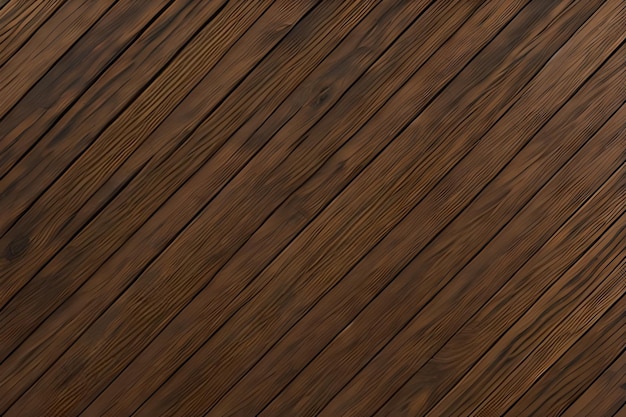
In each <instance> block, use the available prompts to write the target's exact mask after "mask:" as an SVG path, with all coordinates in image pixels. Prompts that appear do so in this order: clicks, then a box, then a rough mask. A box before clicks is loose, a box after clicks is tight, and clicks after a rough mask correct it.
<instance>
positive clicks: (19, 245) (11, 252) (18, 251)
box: [4, 236, 30, 261]
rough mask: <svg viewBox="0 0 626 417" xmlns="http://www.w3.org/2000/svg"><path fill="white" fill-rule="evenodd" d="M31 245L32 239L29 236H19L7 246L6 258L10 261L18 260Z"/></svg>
mask: <svg viewBox="0 0 626 417" xmlns="http://www.w3.org/2000/svg"><path fill="white" fill-rule="evenodd" d="M29 244H30V239H29V238H28V236H19V237H17V238H15V239H13V241H11V243H9V245H8V246H7V248H6V251H5V253H4V257H5V258H6V260H8V261H13V260H15V259H17V258H18V257H20V256H21V255H22V254H23V253H24V252H25V251H26V249H27V248H28V245H29Z"/></svg>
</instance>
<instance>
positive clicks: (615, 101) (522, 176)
mask: <svg viewBox="0 0 626 417" xmlns="http://www.w3.org/2000/svg"><path fill="white" fill-rule="evenodd" d="M620 53H621V52H620ZM620 53H618V54H617V56H615V57H614V58H612V59H611V60H610V61H609V62H608V63H607V64H606V65H605V66H603V68H602V69H601V70H600V71H599V72H598V73H597V74H595V75H594V78H593V79H592V80H591V81H590V82H589V83H588V84H586V85H585V86H584V87H583V88H582V89H581V90H580V91H579V92H578V93H577V94H576V95H575V96H574V97H573V98H572V99H571V100H570V101H569V102H568V103H567V104H566V105H565V106H564V108H563V109H562V110H561V111H560V112H559V113H557V114H556V115H555V116H554V118H553V119H552V120H550V122H549V123H548V124H547V125H546V126H545V127H544V128H543V129H542V130H541V131H539V132H538V133H537V135H536V137H535V139H533V140H532V141H531V142H530V143H529V144H528V145H526V147H525V148H524V149H522V150H521V152H520V153H519V154H518V155H517V156H516V157H515V159H514V160H513V161H512V162H511V164H510V165H508V166H507V167H506V168H505V170H504V171H503V172H501V173H500V174H499V175H498V177H497V178H496V179H495V180H494V181H493V182H492V183H491V184H489V185H488V186H487V188H486V189H485V191H484V192H485V193H487V195H488V196H494V199H492V200H490V201H492V203H491V204H493V201H496V202H497V206H496V208H497V211H496V212H495V213H493V212H491V211H488V209H487V208H485V207H487V206H484V205H480V204H478V202H476V205H475V206H474V207H476V209H475V210H474V214H473V216H474V218H480V217H481V214H480V213H490V214H489V215H488V216H487V217H483V219H484V220H483V221H484V222H488V223H489V224H491V225H492V227H494V228H496V229H497V228H498V227H501V226H503V225H504V224H505V223H506V221H507V220H509V219H510V218H511V216H512V215H513V214H514V213H515V212H516V210H518V209H519V207H520V203H522V202H523V201H525V200H524V199H522V196H524V195H528V197H527V198H530V196H531V195H532V193H533V192H535V191H536V190H538V189H539V187H540V186H541V185H543V184H544V183H545V181H547V179H548V178H549V176H550V175H551V174H553V173H554V172H555V171H554V169H556V168H557V167H561V166H562V165H563V164H564V163H565V161H566V160H567V158H570V157H571V156H572V155H574V154H575V153H576V152H586V151H587V149H590V148H587V147H585V148H582V149H583V150H580V146H582V144H584V143H585V141H586V140H587V138H588V137H589V136H591V135H593V134H594V133H595V132H596V131H597V129H599V127H600V126H601V125H602V124H603V123H604V122H605V121H606V120H607V118H608V117H609V116H610V115H611V113H612V112H613V111H615V107H616V106H619V105H620V104H621V103H623V102H624V99H626V96H623V94H626V91H619V90H615V89H613V91H612V92H611V93H609V91H608V89H611V88H613V87H611V86H615V81H616V80H617V79H621V78H623V76H624V74H623V72H622V71H623V68H622V65H621V64H620V62H621V61H622V60H623V59H624V58H623V57H622V56H621V55H620ZM600 80H604V81H600ZM602 85H604V87H603V86H602ZM592 91H595V92H597V93H598V95H597V96H596V100H600V101H604V100H605V99H606V100H608V101H607V102H605V103H604V104H600V103H598V104H597V107H595V106H596V105H595V104H591V102H588V101H587V99H589V98H590V97H591V95H593V94H592V93H591V92H592ZM613 93H616V95H613ZM605 106H606V107H605ZM592 107H593V108H595V109H596V110H597V111H599V113H595V114H591V113H587V111H588V110H590V109H591V108H592ZM583 109H585V110H583ZM581 111H584V112H585V113H584V114H583V113H580V112H581ZM589 123H591V124H589ZM574 126H577V127H576V128H574V130H575V131H577V132H579V133H578V135H579V136H578V138H577V137H576V136H569V137H568V143H567V147H565V146H564V144H563V143H561V142H559V141H558V140H556V138H558V137H562V136H563V133H564V132H571V131H572V130H571V129H572V128H573V127H574ZM584 132H586V133H584ZM570 140H571V142H570ZM604 141H605V137H603V136H602V135H595V136H594V138H593V139H591V141H590V142H589V143H587V144H586V145H585V146H594V143H595V146H596V147H597V146H602V145H603V143H604ZM544 163H545V164H547V165H544ZM548 166H550V167H551V168H548ZM526 175H530V177H527V176H526ZM526 180H528V182H527V181H526ZM516 184H529V185H530V184H532V186H530V187H529V188H526V187H528V186H520V185H516ZM499 188H501V189H502V190H515V192H513V193H512V192H510V191H508V194H505V193H506V191H497V190H498V189H499ZM526 189H527V191H526ZM527 192H528V193H529V194H526V193H527ZM507 199H512V200H513V201H512V203H513V204H514V205H508V204H507ZM488 201H489V200H488ZM607 204H609V203H607ZM607 208H611V207H607ZM498 212H499V213H503V214H505V217H504V218H503V220H502V221H501V220H499V218H498V217H497V216H495V215H494V214H496V213H498ZM492 213H493V214H492ZM609 213H612V212H609ZM598 214H599V213H593V212H590V213H589V220H590V221H593V220H596V219H598V218H601V219H603V221H604V218H602V217H600V216H599V215H598ZM612 214H613V215H614V214H615V213H612ZM469 218H472V217H469ZM459 224H463V222H462V221H461V222H460V223H459ZM479 224H480V223H478V224H477V225H476V226H478V225H479ZM607 227H608V225H607ZM473 230H480V229H479V228H475V229H473ZM584 230H585V232H584V233H581V234H579V235H572V236H570V235H566V234H563V233H559V234H558V236H559V237H558V238H557V239H556V240H554V241H550V242H549V243H548V245H550V247H551V248H553V249H552V252H550V255H551V257H550V258H549V259H548V260H545V261H542V262H543V263H540V264H539V265H534V264H532V263H531V264H527V265H526V266H525V267H524V268H523V269H522V270H521V271H519V272H518V275H516V276H515V277H514V278H512V280H511V281H510V282H509V284H507V285H508V287H507V289H506V290H501V291H500V294H501V295H502V297H504V299H506V300H508V301H511V298H508V297H512V294H515V299H516V303H515V306H514V307H510V306H509V307H508V308H507V310H506V312H504V313H503V312H498V313H497V314H496V313H493V321H492V322H490V323H491V325H490V326H485V325H484V324H483V323H487V322H489V319H488V317H489V314H491V313H489V314H488V311H489V310H481V312H480V313H479V314H478V315H477V316H476V318H473V319H472V321H471V322H470V323H468V324H466V325H465V326H464V327H463V330H462V331H461V332H459V333H458V334H457V335H455V337H454V338H453V339H451V340H450V341H449V342H448V343H447V345H446V346H445V347H444V348H443V349H442V350H441V351H439V352H438V353H437V354H436V355H435V356H434V357H433V358H432V359H430V360H429V361H428V362H427V363H426V364H425V365H424V366H423V367H422V368H421V369H420V370H419V372H417V373H416V374H415V375H414V376H413V377H412V378H411V380H410V381H409V382H408V383H407V384H406V385H405V386H404V387H403V388H402V389H401V390H400V391H399V392H398V393H397V394H395V395H394V397H393V399H392V400H390V401H389V402H388V403H387V404H386V405H385V407H383V409H382V410H381V411H380V412H379V413H378V414H380V415H394V416H395V415H416V414H418V415H419V414H422V413H424V412H426V411H428V410H429V409H430V407H432V406H433V405H434V404H435V403H436V402H437V401H438V400H439V399H441V395H442V394H443V393H445V392H447V390H448V389H449V388H450V387H451V384H454V383H455V382H456V381H457V379H455V378H460V377H461V376H462V374H463V370H464V369H468V367H469V366H471V364H472V361H473V360H477V359H478V358H479V357H480V354H481V352H482V351H484V349H487V348H488V347H489V346H490V340H491V339H492V338H494V337H497V335H498V334H499V332H502V331H503V330H504V329H506V328H507V327H508V326H509V325H510V324H512V323H513V321H511V322H507V321H506V320H507V319H508V318H509V317H516V316H515V312H520V313H521V312H522V311H524V306H528V305H530V304H531V303H532V300H533V299H532V296H531V298H530V299H527V298H525V297H524V296H522V295H521V294H524V292H523V291H528V292H529V294H537V296H538V295H539V294H541V292H542V291H543V289H545V288H547V285H548V284H549V282H550V281H549V280H541V281H540V282H535V281H534V280H532V278H529V277H532V276H543V274H545V273H547V271H550V272H551V273H553V274H555V278H556V277H557V276H558V273H557V271H563V272H564V271H565V269H567V267H568V265H569V263H571V262H572V260H575V259H577V257H579V256H580V255H581V254H582V252H583V251H584V248H586V245H589V244H590V243H591V242H593V239H595V238H597V237H598V236H599V235H600V234H601V233H602V232H603V231H604V228H602V224H600V225H593V224H591V225H587V226H586V227H585V228H584ZM590 231H593V233H592V232H590ZM462 233H468V232H463V231H461V230H459V231H458V232H457V235H460V234H462ZM483 233H484V232H483ZM451 236H454V235H451ZM518 277H524V278H521V279H518ZM516 285H519V287H516ZM504 302H505V301H501V302H500V303H501V305H502V303H504ZM518 309H519V310H518ZM468 351H469V352H471V353H468ZM448 378H450V379H448Z"/></svg>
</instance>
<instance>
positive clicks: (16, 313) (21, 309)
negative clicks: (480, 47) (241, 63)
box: [3, 3, 425, 354]
mask: <svg viewBox="0 0 626 417" xmlns="http://www.w3.org/2000/svg"><path fill="white" fill-rule="evenodd" d="M414 4H415V3H414ZM423 7H425V5H424V6H422V8H423ZM398 11H399V12H402V11H404V12H406V11H407V10H406V9H405V8H401V9H400V10H398ZM383 12H385V9H383ZM385 13H386V14H388V13H387V12H385ZM312 16H313V17H315V15H312ZM379 17H380V16H378V17H377V16H374V18H375V19H378V18H379ZM327 18H329V17H328V16H325V17H324V18H323V19H322V20H321V21H319V22H318V24H319V25H322V26H324V25H325V23H324V22H325V20H324V19H327ZM338 20H339V21H342V22H343V24H344V25H345V23H346V21H345V19H343V18H341V19H338ZM355 23H356V22H355ZM349 29H350V27H349V26H348V25H346V26H345V29H343V30H345V31H348V30H349ZM383 30H384V29H383ZM311 32H312V33H314V32H316V30H315V27H312V28H311ZM342 33H344V32H343V31H337V33H336V35H335V36H340V35H341V34H342ZM392 34H393V32H392ZM321 35H322V36H323V32H322V33H321ZM356 35H357V36H356V37H354V38H353V39H357V40H358V39H360V38H361V36H362V35H363V31H361V33H360V34H359V33H356ZM244 40H245V39H244ZM378 41H379V39H378V38H377V37H373V38H369V37H368V38H367V42H378ZM333 42H334V41H333V38H332V37H331V38H330V39H329V40H328V45H329V46H333V45H334V43H333ZM352 43H354V42H352ZM243 45H246V46H247V45H249V44H248V43H246V42H244V43H243ZM364 45H365V44H364ZM383 45H384V44H383ZM345 46H346V47H347V48H342V49H341V51H343V52H345V53H350V54H352V46H354V45H353V44H352V45H350V43H348V44H346V45H345ZM278 52H281V51H280V48H279V50H278ZM283 52H284V51H283ZM309 52H310V51H307V50H303V51H302V55H301V57H300V58H299V59H301V58H303V57H306V59H308V60H311V57H312V56H311V54H310V53H309ZM344 58H345V57H344ZM344 58H342V59H340V60H339V62H342V61H343V59H344ZM331 63H332V65H331V66H330V68H328V67H326V68H325V71H326V70H329V71H332V70H333V67H334V66H335V65H336V64H337V61H335V62H332V61H331ZM325 71H323V72H322V76H323V78H326V77H327V76H328V74H327V73H326V72H325ZM263 72H265V71H263ZM318 75H319V74H318ZM283 79H284V78H283ZM150 189H152V188H150ZM183 202H188V199H183ZM124 204H126V203H124ZM183 204H184V203H183ZM117 215H118V213H116V212H115V211H113V220H115V219H116V218H117ZM105 219H107V218H105ZM108 219H111V218H110V217H109V218H108ZM107 221H109V220H107ZM167 221H168V223H170V224H171V218H170V217H169V213H168V220H167ZM177 221H178V222H179V224H180V222H182V224H181V226H180V227H182V225H184V223H185V222H187V221H188V219H186V218H182V219H181V220H177ZM96 226H97V227H96V230H98V229H100V230H99V231H97V232H96V233H95V235H94V234H93V233H91V232H92V231H93V229H88V230H87V233H85V234H82V235H80V236H79V237H78V238H77V239H78V240H79V241H80V239H81V237H82V238H85V239H86V242H87V243H88V244H94V243H96V244H97V245H98V247H99V250H98V251H99V252H102V243H103V242H102V240H100V239H99V238H98V236H100V234H101V233H102V230H104V231H105V232H106V231H109V229H110V227H108V226H107V227H102V224H100V225H96ZM124 229H125V228H124ZM124 231H125V230H124ZM165 231H166V232H168V233H170V234H175V232H177V230H172V228H171V227H169V228H167V229H166V230H165ZM153 232H154V231H153V230H149V233H153ZM171 238H172V237H168V238H167V239H168V240H171ZM105 239H106V238H105ZM109 239H110V238H109ZM75 242H76V241H74V244H73V245H71V246H70V248H69V249H70V256H69V260H70V263H69V265H68V264H63V266H64V267H69V268H70V269H69V270H68V271H67V274H66V273H65V272H62V271H59V270H57V271H53V273H52V274H51V275H47V276H45V275H44V277H43V279H39V280H35V281H31V282H30V283H29V284H28V286H27V287H26V289H25V291H26V297H22V294H23V293H24V291H23V292H20V296H18V297H17V298H16V299H13V300H12V301H11V303H10V304H9V305H8V306H7V308H5V310H4V313H5V315H4V316H3V319H7V320H8V321H10V322H11V323H12V324H7V327H6V329H7V333H8V334H11V335H12V336H15V337H13V338H11V340H7V341H6V345H3V353H4V352H6V353H4V354H8V352H10V351H11V349H12V348H13V347H14V346H17V345H18V344H19V342H20V341H21V340H19V335H20V334H21V335H27V334H28V327H29V326H28V325H27V323H26V322H22V323H19V321H21V319H25V320H27V321H28V322H30V323H32V322H34V321H35V320H32V319H33V317H37V316H38V317H40V318H41V319H43V318H44V317H45V314H46V313H47V312H50V311H52V310H53V308H50V309H48V311H47V312H46V310H45V309H41V308H40V307H41V305H40V304H39V303H37V302H36V301H34V300H33V297H36V296H38V295H43V293H42V292H40V290H41V289H42V288H43V287H37V286H40V285H43V286H44V287H45V290H44V291H45V295H46V300H47V301H46V305H48V306H49V305H51V304H53V303H54V299H53V300H51V295H52V294H55V291H58V292H60V293H61V294H62V295H63V294H67V293H68V292H71V291H73V290H75V289H76V288H77V287H78V286H79V285H80V284H81V283H82V282H83V281H84V280H85V279H86V278H88V277H89V274H90V272H83V271H81V272H82V273H81V274H79V275H80V276H81V277H84V278H83V280H82V281H81V280H76V281H71V280H74V279H75V277H73V275H75V274H76V272H77V270H79V269H77V268H80V267H81V266H80V265H81V264H78V263H77V258H76V253H75V248H76V246H77V245H76V244H75ZM141 242H142V243H141V246H142V247H143V246H144V244H145V240H142V241H141ZM81 250H85V249H81ZM98 251H97V252H98ZM156 254H158V251H157V252H155V253H153V254H151V255H150V254H149V256H148V258H147V259H146V262H147V261H148V260H149V259H150V257H152V256H154V255H156ZM106 256H107V255H106V254H105V256H104V257H102V256H100V257H99V259H100V263H101V262H102V260H104V259H106ZM132 256H133V258H135V259H136V256H135V253H133V254H132ZM65 260H68V258H66V259H65ZM65 260H64V261H65ZM82 261H83V263H82V265H84V266H85V267H86V268H93V269H91V271H94V270H95V269H97V267H98V265H95V268H94V263H95V262H97V260H94V258H93V257H91V258H90V257H86V258H85V259H84V260H82ZM58 265H59V264H58V263H57V264H56V265H55V264H54V263H53V264H52V266H58ZM140 267H142V265H140ZM49 269H50V268H48V269H44V273H47V272H49ZM51 276H54V277H58V279H57V278H54V279H55V280H56V284H57V285H56V286H55V287H51V286H50V280H51ZM61 276H67V279H68V280H70V282H71V284H72V285H74V287H73V288H70V289H67V288H63V287H62V286H61V285H59V281H60V277H61ZM131 278H132V277H129V278H128V279H131ZM105 279H106V280H107V281H108V283H109V284H110V281H111V280H110V277H109V276H108V275H107V276H106V278H105ZM75 282H76V283H75ZM35 284H36V285H37V286H36V285H35ZM117 285H118V286H119V287H120V290H121V289H123V288H124V286H125V285H126V284H125V283H123V282H122V283H118V284H117ZM30 289H34V291H30ZM120 290H118V293H117V294H119V291H120ZM109 294H111V293H109ZM112 297H113V298H112V299H114V298H115V297H116V295H112ZM100 299H102V298H101V297H100ZM51 301H52V302H51ZM61 301H63V299H62V298H61V299H59V300H58V301H57V305H58V303H60V302H61ZM107 304H108V303H105V304H104V305H107ZM35 305H39V306H40V307H38V308H37V309H35V310H33V308H32V307H33V306H35ZM21 313H24V314H25V315H24V316H22V315H21ZM83 313H84V311H83ZM100 313H101V311H100V312H94V314H95V317H97V316H98V315H99V314H100ZM5 324H6V323H5ZM13 324H14V325H15V326H13ZM36 324H37V323H35V325H34V326H32V327H30V329H33V328H34V327H35V326H36ZM16 339H17V340H16Z"/></svg>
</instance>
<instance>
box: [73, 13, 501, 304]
mask: <svg viewBox="0 0 626 417" xmlns="http://www.w3.org/2000/svg"><path fill="white" fill-rule="evenodd" d="M491 12H492V13H493V10H492V11H491ZM499 17H501V16H499ZM496 32H497V30H496ZM472 33H473V32H472ZM465 41H466V38H463V42H465ZM473 46H474V44H473ZM476 47H477V48H480V43H479V44H478V45H476ZM454 52H455V53H458V52H457V51H456V50H455V51H454ZM463 54H465V55H467V54H468V52H467V51H461V56H463ZM470 56H471V55H470ZM457 64H458V63H457ZM461 65H462V63H461ZM185 252H188V251H185ZM101 294H102V293H101ZM82 313H83V312H81V314H82Z"/></svg>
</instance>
